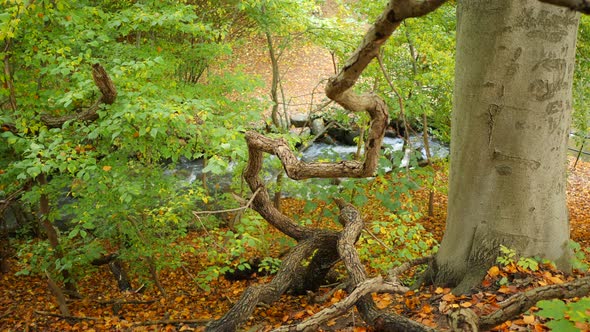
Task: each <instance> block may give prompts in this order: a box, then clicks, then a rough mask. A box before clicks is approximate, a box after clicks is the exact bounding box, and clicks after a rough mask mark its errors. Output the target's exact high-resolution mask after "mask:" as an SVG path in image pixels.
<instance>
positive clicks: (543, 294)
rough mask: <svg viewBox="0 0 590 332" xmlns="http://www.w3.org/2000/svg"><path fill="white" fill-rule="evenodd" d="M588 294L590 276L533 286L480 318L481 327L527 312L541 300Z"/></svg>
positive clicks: (490, 326)
mask: <svg viewBox="0 0 590 332" xmlns="http://www.w3.org/2000/svg"><path fill="white" fill-rule="evenodd" d="M588 294H590V277H584V278H579V279H576V280H574V281H570V282H566V283H563V284H557V285H549V286H543V287H537V288H533V289H531V290H528V291H526V292H523V293H518V294H515V295H513V296H511V297H510V298H508V299H507V300H505V301H503V302H500V303H499V305H500V309H498V310H496V311H494V312H493V313H491V314H489V315H487V316H483V317H481V318H480V319H479V327H480V329H481V330H483V331H485V330H489V329H491V328H492V327H494V326H497V325H500V324H502V323H503V322H505V321H507V320H509V319H512V318H514V317H516V316H518V315H520V314H522V313H524V312H526V311H527V310H529V309H530V308H531V307H532V306H534V305H535V304H536V303H537V302H538V301H541V300H551V299H566V298H574V297H582V296H588Z"/></svg>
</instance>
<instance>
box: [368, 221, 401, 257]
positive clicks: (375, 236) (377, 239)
mask: <svg viewBox="0 0 590 332" xmlns="http://www.w3.org/2000/svg"><path fill="white" fill-rule="evenodd" d="M363 230H364V231H365V232H367V233H369V235H371V237H372V238H373V239H374V240H375V241H377V243H379V244H380V245H381V246H382V247H383V248H385V249H387V251H389V252H395V250H393V248H392V247H390V246H388V245H387V244H385V242H383V241H381V239H380V238H378V237H377V235H375V234H373V232H371V231H370V230H369V229H368V228H367V227H365V228H363Z"/></svg>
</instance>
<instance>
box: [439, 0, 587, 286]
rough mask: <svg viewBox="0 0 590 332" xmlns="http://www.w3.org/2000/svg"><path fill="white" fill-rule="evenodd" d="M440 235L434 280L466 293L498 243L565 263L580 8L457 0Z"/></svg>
mask: <svg viewBox="0 0 590 332" xmlns="http://www.w3.org/2000/svg"><path fill="white" fill-rule="evenodd" d="M457 18H458V22H457V55H456V69H455V80H456V81H455V95H454V111H453V117H452V129H451V168H450V184H449V204H448V217H447V225H446V227H447V228H446V230H445V235H444V238H443V241H442V243H441V247H440V250H439V253H438V255H437V258H436V266H435V268H434V269H433V270H434V272H435V275H431V277H433V278H434V280H433V281H434V282H435V283H438V284H448V285H458V286H457V288H456V292H457V293H460V292H463V291H466V290H467V289H468V288H469V287H471V286H473V285H474V284H476V283H478V282H479V281H480V280H481V278H482V277H483V276H484V275H485V271H486V270H487V268H488V267H489V266H490V265H492V264H493V263H494V262H495V258H496V256H497V255H498V248H499V246H500V245H501V244H503V245H505V246H507V247H509V248H512V249H515V250H516V251H517V253H518V254H520V255H522V256H540V257H544V258H547V259H550V260H552V261H554V262H555V263H556V264H557V266H558V267H559V268H562V269H568V268H569V249H568V241H569V222H568V215H567V207H566V198H565V186H566V181H565V165H566V152H567V149H566V147H567V145H566V143H567V136H568V129H569V125H570V119H571V112H572V101H571V91H572V76H573V70H574V55H575V48H576V44H575V43H576V34H577V33H576V32H577V26H578V19H579V16H578V14H576V13H575V12H572V11H571V10H569V9H566V8H560V7H556V6H552V5H547V4H543V3H541V2H538V1H534V0H498V1H489V0H463V1H459V2H458V7H457Z"/></svg>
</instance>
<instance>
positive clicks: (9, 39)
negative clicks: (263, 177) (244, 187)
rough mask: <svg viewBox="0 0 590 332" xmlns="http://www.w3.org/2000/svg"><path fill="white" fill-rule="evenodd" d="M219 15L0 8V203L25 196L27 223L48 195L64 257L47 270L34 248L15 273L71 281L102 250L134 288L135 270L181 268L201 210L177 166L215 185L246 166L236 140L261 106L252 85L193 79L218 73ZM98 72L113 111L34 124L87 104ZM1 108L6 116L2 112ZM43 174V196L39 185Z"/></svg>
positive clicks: (222, 44) (167, 9)
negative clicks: (130, 276)
mask: <svg viewBox="0 0 590 332" xmlns="http://www.w3.org/2000/svg"><path fill="white" fill-rule="evenodd" d="M226 5H227V6H230V7H227V6H226V7H223V8H221V9H220V11H215V10H212V8H209V10H208V11H202V10H199V9H202V7H200V6H203V3H200V4H199V5H197V4H190V3H178V2H173V1H162V2H144V3H131V2H119V1H105V2H102V3H101V4H100V5H97V4H95V3H93V2H88V1H53V2H42V3H38V2H28V1H27V2H26V1H0V6H2V7H3V8H7V11H6V12H3V13H2V14H1V15H0V32H1V34H0V43H1V44H2V50H3V53H0V58H2V59H3V60H4V59H7V60H6V61H8V63H10V70H11V72H10V73H9V75H8V76H6V72H5V71H3V72H2V74H0V75H1V76H2V77H1V79H2V80H3V81H4V82H11V83H12V84H13V89H12V90H11V89H8V88H6V85H5V86H4V87H5V88H3V89H2V90H0V100H2V108H0V124H2V125H4V124H10V125H11V126H13V127H14V130H2V133H1V134H0V154H1V155H2V158H0V160H1V161H0V170H1V172H0V195H2V196H4V195H8V194H10V193H11V192H14V191H16V190H18V189H19V188H21V187H22V186H23V185H24V184H25V183H30V184H31V185H32V188H31V190H29V191H28V192H25V194H24V195H23V196H22V199H21V202H22V203H23V204H24V205H26V206H30V207H31V209H32V210H36V209H37V208H36V206H38V202H39V198H40V197H41V194H42V193H44V194H47V195H48V196H49V199H50V206H51V212H50V214H49V216H48V218H49V220H50V221H51V222H52V223H53V224H54V225H56V226H59V227H60V229H61V232H62V234H61V236H60V246H61V248H62V251H63V252H64V257H63V258H61V259H59V260H55V261H51V260H47V259H46V257H51V253H50V252H51V251H52V249H51V248H49V247H48V246H47V245H46V244H45V243H42V242H35V243H33V242H31V243H30V244H28V245H25V246H23V247H22V248H21V249H20V253H21V257H23V258H26V262H27V264H25V265H24V270H23V273H26V272H40V271H44V270H48V271H53V272H59V271H60V270H63V269H68V270H72V271H77V273H76V274H75V275H74V274H72V275H73V277H75V278H77V277H80V276H82V275H83V274H84V273H85V271H90V269H91V268H92V267H91V265H90V264H89V262H90V261H92V260H93V259H95V258H97V257H99V256H100V255H101V254H105V253H107V252H110V251H112V250H115V251H117V252H118V253H119V256H120V257H121V258H122V259H124V260H126V261H127V262H129V263H130V267H131V269H132V271H133V272H137V273H140V275H145V273H146V272H147V270H148V269H147V266H146V264H145V262H146V260H145V258H151V259H153V260H154V262H155V265H156V267H157V268H158V269H160V268H163V267H166V266H168V267H176V266H178V265H179V264H180V259H181V255H179V253H182V252H185V251H187V250H189V247H186V246H183V245H181V244H179V243H176V242H175V241H176V239H178V238H179V237H181V236H183V235H184V233H185V231H186V228H187V226H188V224H189V222H190V220H191V213H190V212H191V210H192V209H194V208H195V203H199V202H208V201H210V200H211V199H212V197H211V196H210V194H209V190H208V188H205V187H203V186H202V185H200V184H199V183H197V182H194V181H192V180H191V181H188V182H183V181H181V179H179V178H178V176H177V172H175V171H174V167H175V164H176V163H177V162H180V161H182V160H194V159H197V158H207V159H208V160H209V163H208V168H207V169H206V170H205V172H206V173H208V174H218V173H222V172H226V171H227V169H228V168H229V167H230V162H232V163H236V164H237V163H240V162H243V161H244V160H245V158H246V155H247V150H246V146H245V142H244V140H243V137H242V134H241V132H242V131H243V130H244V129H245V128H246V126H247V125H248V124H250V123H252V122H254V121H256V120H257V119H258V106H259V102H258V101H255V100H253V99H249V98H246V96H248V94H249V93H250V92H251V91H252V90H253V89H254V88H255V87H256V86H257V85H258V84H259V81H258V80H257V79H256V78H254V77H251V76H247V75H244V74H241V73H240V72H238V71H235V72H222V73H215V74H213V75H208V77H207V80H206V82H205V81H204V80H203V79H202V78H203V75H204V73H205V70H206V69H207V68H210V67H211V65H212V64H215V65H216V66H217V67H223V61H225V60H224V59H226V60H229V59H228V57H229V54H230V53H231V46H232V41H231V40H227V39H225V38H224V36H226V35H227V34H228V32H229V30H230V29H231V25H232V23H231V16H228V13H227V11H228V10H230V9H231V6H233V5H235V3H234V4H229V3H228V4H226ZM224 11H225V12H224ZM220 17H225V18H227V19H228V20H226V21H219V20H218V19H219V18H220ZM230 58H231V57H230ZM95 63H100V64H102V66H103V67H104V68H105V69H106V71H107V73H108V74H109V75H110V77H111V79H112V80H113V82H114V84H115V86H116V88H117V92H118V95H117V99H116V101H115V103H113V104H112V105H102V106H101V107H100V109H99V110H98V119H97V120H96V121H93V122H88V123H80V122H76V121H71V122H66V123H65V124H64V125H63V126H62V127H61V128H48V127H47V126H46V125H45V124H44V123H43V121H42V120H41V116H62V115H68V114H75V113H77V112H80V111H81V110H84V109H86V108H88V107H90V106H91V105H92V104H93V103H94V102H95V100H97V98H98V97H97V95H98V91H97V89H96V87H95V86H94V83H93V80H92V77H91V65H93V64H95ZM194 63H198V66H197V67H194V66H193V67H190V66H188V64H194ZM191 75H192V76H191ZM197 76H198V77H197ZM236 96H244V97H236ZM11 99H14V100H15V101H16V104H15V105H16V109H14V106H13V104H12V103H6V102H5V100H11ZM41 174H45V175H47V178H48V179H49V182H48V184H47V185H44V186H41V185H39V184H37V182H36V179H37V177H38V176H39V175H41ZM107 245H108V248H107ZM54 274H55V273H54Z"/></svg>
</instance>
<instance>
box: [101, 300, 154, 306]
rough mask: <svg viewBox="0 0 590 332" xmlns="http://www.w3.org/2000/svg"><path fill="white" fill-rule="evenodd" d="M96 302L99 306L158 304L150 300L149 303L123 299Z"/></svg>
mask: <svg viewBox="0 0 590 332" xmlns="http://www.w3.org/2000/svg"><path fill="white" fill-rule="evenodd" d="M94 302H96V303H98V304H105V305H106V304H152V303H154V302H156V300H149V301H141V300H127V301H126V300H122V299H114V300H106V301H99V300H95V301H94Z"/></svg>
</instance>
